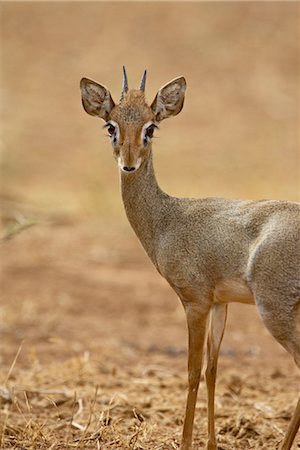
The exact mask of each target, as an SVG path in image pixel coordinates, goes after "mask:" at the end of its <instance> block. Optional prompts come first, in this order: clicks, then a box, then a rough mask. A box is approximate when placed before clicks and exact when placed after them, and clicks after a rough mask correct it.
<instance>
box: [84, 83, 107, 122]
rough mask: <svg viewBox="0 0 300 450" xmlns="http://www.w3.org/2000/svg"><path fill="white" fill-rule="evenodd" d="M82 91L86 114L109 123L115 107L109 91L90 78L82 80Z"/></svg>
mask: <svg viewBox="0 0 300 450" xmlns="http://www.w3.org/2000/svg"><path fill="white" fill-rule="evenodd" d="M80 89H81V96H82V104H83V107H84V109H85V110H86V112H87V113H88V114H90V115H91V116H97V117H101V119H104V120H105V121H107V120H108V118H109V115H110V112H111V110H112V109H113V107H114V106H115V102H114V101H113V99H112V97H111V95H110V92H109V90H108V89H107V88H106V87H105V86H102V85H101V84H98V83H96V82H95V81H93V80H89V79H88V78H82V80H81V81H80Z"/></svg>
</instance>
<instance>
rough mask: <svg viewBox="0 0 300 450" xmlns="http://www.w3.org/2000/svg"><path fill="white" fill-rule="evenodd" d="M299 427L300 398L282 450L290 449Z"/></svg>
mask: <svg viewBox="0 0 300 450" xmlns="http://www.w3.org/2000/svg"><path fill="white" fill-rule="evenodd" d="M299 427H300V399H299V400H298V404H297V406H296V410H295V412H294V415H293V417H292V420H291V422H290V425H289V428H288V430H287V433H286V435H285V438H284V441H283V443H282V446H281V450H290V448H291V447H292V444H293V442H294V439H295V437H296V434H297V431H298V430H299Z"/></svg>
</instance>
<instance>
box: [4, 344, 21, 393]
mask: <svg viewBox="0 0 300 450" xmlns="http://www.w3.org/2000/svg"><path fill="white" fill-rule="evenodd" d="M23 344H24V341H22V342H21V344H20V346H19V348H18V351H17V353H16V356H15V357H14V360H13V362H12V364H11V366H10V369H9V371H8V374H7V377H6V380H5V383H4V384H5V386H6V387H7V383H8V380H9V377H10V376H11V374H12V371H13V369H14V367H15V365H16V362H17V359H18V357H19V355H20V353H21V350H22V347H23Z"/></svg>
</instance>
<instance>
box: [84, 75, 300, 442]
mask: <svg viewBox="0 0 300 450" xmlns="http://www.w3.org/2000/svg"><path fill="white" fill-rule="evenodd" d="M145 82H146V71H145V72H144V75H143V77H142V80H141V84H140V88H139V89H132V90H129V88H128V81H127V75H126V71H125V68H124V67H123V89H122V95H121V99H120V102H119V103H118V104H116V103H115V102H114V101H113V99H112V97H111V94H110V92H109V90H108V89H107V88H106V87H105V86H102V85H101V84H98V83H96V82H95V81H92V80H89V79H87V78H83V79H82V80H81V85H80V86H81V93H82V103H83V107H84V109H85V111H86V112H87V113H88V114H90V115H92V116H96V117H100V118H101V119H104V120H105V125H104V127H105V128H106V129H107V131H108V134H109V137H110V140H111V143H112V147H113V154H114V157H115V159H116V161H117V163H118V167H119V171H120V179H121V191H122V198H123V202H124V206H125V210H126V214H127V217H128V220H129V222H130V224H131V226H132V228H133V229H134V231H135V233H136V235H137V237H138V238H139V240H140V241H141V244H142V245H143V247H144V249H145V251H146V253H147V254H148V256H149V258H150V259H151V261H152V262H153V264H154V265H155V267H156V269H157V270H158V272H159V273H160V274H161V275H162V276H163V277H164V278H165V279H166V280H167V281H168V283H169V284H170V286H171V287H172V288H173V289H174V291H175V292H176V294H177V295H178V296H179V298H180V300H181V302H182V304H183V307H184V309H185V313H186V318H187V325H188V334H189V352H188V395H187V402H186V411H185V418H184V426H183V434H182V442H181V450H191V448H192V432H193V422H194V413H195V404H196V398H197V392H198V386H199V380H200V375H201V367H202V359H203V350H204V346H205V344H206V345H207V368H206V372H205V378H206V384H207V391H208V441H207V447H206V448H207V450H217V443H216V436H215V423H214V394H215V381H216V372H217V362H218V355H219V350H220V345H221V342H222V338H223V334H224V328H225V323H226V316H227V305H228V303H229V302H239V303H245V304H256V306H257V308H258V311H259V313H260V315H261V318H262V320H263V323H264V324H265V326H266V327H267V329H268V330H269V331H270V333H271V334H272V335H273V336H274V337H275V339H276V340H277V341H278V342H279V343H280V344H281V345H282V346H283V347H284V348H285V349H286V350H287V351H288V352H289V353H290V354H291V355H292V356H293V358H294V359H295V362H296V364H297V366H298V367H299V368H300V282H299V268H300V264H299V250H300V245H299V244H300V233H299V231H300V221H299V211H300V208H299V206H300V205H299V204H297V203H293V202H288V201H270V200H265V201H242V200H226V199H222V198H203V199H190V198H176V197H171V196H169V195H167V194H166V193H165V192H163V191H162V190H161V189H160V188H159V186H158V184H157V181H156V178H155V173H154V169H153V162H152V137H153V135H154V133H155V131H156V129H157V128H158V124H159V123H160V122H162V121H163V120H164V119H167V118H168V117H171V116H176V115H177V114H178V113H179V112H180V111H181V109H182V107H183V102H184V96H185V90H186V81H185V79H184V78H183V77H179V78H176V79H174V80H172V81H170V82H169V83H168V84H166V85H164V86H163V87H162V88H160V89H159V91H158V93H157V95H156V97H155V99H154V100H153V102H152V104H151V105H150V106H149V105H148V104H147V103H146V100H145ZM299 425H300V400H299V401H298V404H297V406H296V410H295V412H294V415H293V417H292V419H291V422H290V425H289V428H288V430H287V433H286V435H285V438H284V440H283V442H282V444H281V450H289V449H290V448H291V446H292V444H293V441H294V439H295V436H296V434H297V431H298V428H299Z"/></svg>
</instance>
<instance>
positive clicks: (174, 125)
mask: <svg viewBox="0 0 300 450" xmlns="http://www.w3.org/2000/svg"><path fill="white" fill-rule="evenodd" d="M1 9H2V26H1V28H2V33H1V34H2V98H3V117H2V147H3V148H2V151H3V156H2V169H1V174H2V179H3V184H2V187H3V196H4V198H5V199H6V200H9V201H11V200H13V201H17V202H18V204H21V205H22V204H23V206H24V207H25V209H26V208H27V210H28V209H29V210H33V211H35V214H36V212H39V211H43V212H44V213H47V214H53V213H55V214H63V215H68V216H69V215H71V216H76V217H78V218H79V217H81V218H83V219H85V218H87V216H91V215H92V216H93V215H97V216H100V218H104V217H105V219H110V218H111V219H112V220H115V219H117V220H118V221H120V223H124V222H125V221H126V219H125V216H124V214H123V210H122V207H121V200H120V198H119V186H118V174H117V168H116V167H115V162H114V161H113V158H112V156H111V153H112V152H111V148H110V143H109V141H108V139H107V138H106V136H105V132H104V131H103V130H102V128H101V127H102V122H101V121H100V120H97V119H93V118H91V117H89V116H88V115H87V114H85V112H84V111H83V109H82V107H81V101H80V94H79V87H78V85H79V80H80V78H81V77H82V76H87V77H91V78H94V79H95V80H97V81H99V82H100V83H103V84H105V85H107V86H108V87H109V89H110V90H111V92H112V95H113V97H114V98H115V99H118V97H119V95H120V89H121V67H122V64H126V67H127V71H128V75H129V83H130V86H132V87H136V86H137V84H138V82H139V80H140V77H141V74H142V71H143V69H144V68H145V67H146V68H147V69H148V80H147V89H146V94H147V98H148V100H149V102H150V101H152V99H153V97H154V95H155V94H156V91H157V89H158V88H159V87H160V86H161V85H162V84H165V83H166V82H167V81H169V80H170V79H172V78H174V77H176V76H179V75H184V76H185V77H186V79H187V83H188V90H187V95H186V102H185V107H184V109H183V111H182V113H181V114H180V116H178V117H176V118H174V119H171V120H169V121H165V122H164V123H163V124H162V126H161V130H160V131H159V133H158V134H157V136H158V137H159V138H158V139H157V140H156V142H155V144H154V153H155V167H156V170H157V176H158V180H159V183H160V185H161V187H162V188H163V189H164V190H166V191H167V192H168V193H170V194H173V195H177V196H194V197H200V196H204V197H205V196H225V197H232V198H254V199H258V198H275V199H290V200H296V199H297V198H298V193H299V148H298V145H299V134H298V125H299V53H298V50H299V48H298V47H299V30H298V25H299V4H297V3H293V2H290V3H289V2H285V3H284V2H272V3H257V2H252V3H240V2H234V3H206V2H205V3H159V2H155V3H151V2H149V3H89V2H88V3H81V2H79V3H64V2H62V3H60V2H58V3H56V2H54V3H50V2H47V3H39V2H32V3H26V2H24V3H23V2H20V3H19V2H18V3H2V4H1Z"/></svg>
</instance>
